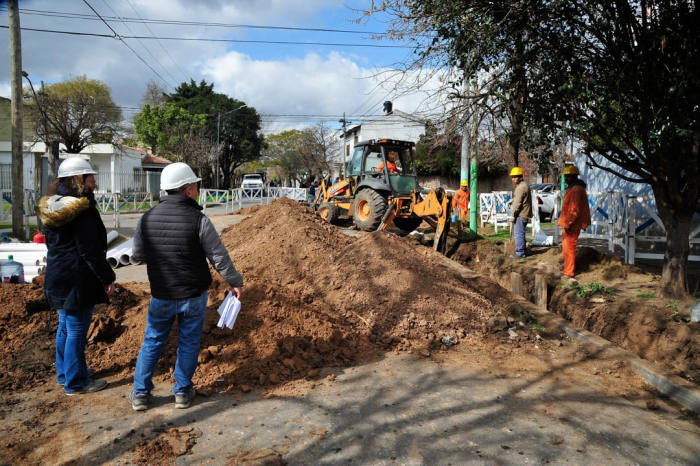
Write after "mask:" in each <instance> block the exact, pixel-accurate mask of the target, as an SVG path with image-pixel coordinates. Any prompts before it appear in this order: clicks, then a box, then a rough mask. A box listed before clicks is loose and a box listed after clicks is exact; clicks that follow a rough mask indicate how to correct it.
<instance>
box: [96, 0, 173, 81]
mask: <svg viewBox="0 0 700 466" xmlns="http://www.w3.org/2000/svg"><path fill="white" fill-rule="evenodd" d="M102 2H103V3H104V4H105V5H107V8H109V9H110V10H111V11H112V13H114V14H115V15H116V14H117V12H116V11H114V10H113V9H112V7H111V6H109V3H107V0H102ZM122 24H124V27H126V29H127V30H128V31H129V32H130V33H131V34H132V35H133V34H134V31H132V30H131V28H130V27H129V26H128V25H127V24H126V23H125V22H124V21H122ZM139 44H141V47H143V48H144V49H145V50H146V52H148V54H149V55H150V56H151V58H153V59H154V60H155V61H156V63H158V64H159V65H160V67H161V68H163V71H165V73H166V74H167V75H168V76H170V79H172V80H173V82H174V83H175V85H177V79H175V78H173V75H172V74H170V71H168V70H167V68H165V67H164V66H163V64H162V63H161V62H160V60H158V59H157V58H156V56H155V55H153V53H151V51H150V50H149V49H148V47H146V45H145V44H144V43H143V42H141V40H139Z"/></svg>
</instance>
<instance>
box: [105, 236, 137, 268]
mask: <svg viewBox="0 0 700 466" xmlns="http://www.w3.org/2000/svg"><path fill="white" fill-rule="evenodd" d="M133 243H134V239H133V238H132V239H130V240H129V241H125V242H124V243H122V244H120V245H119V246H117V247H116V248H114V249H112V250H110V251H107V262H109V265H110V266H111V267H112V268H113V269H116V268H117V267H119V266H120V265H129V264H130V262H129V256H130V255H131V245H132V244H133ZM127 253H128V255H127V257H126V259H122V256H124V255H125V254H127Z"/></svg>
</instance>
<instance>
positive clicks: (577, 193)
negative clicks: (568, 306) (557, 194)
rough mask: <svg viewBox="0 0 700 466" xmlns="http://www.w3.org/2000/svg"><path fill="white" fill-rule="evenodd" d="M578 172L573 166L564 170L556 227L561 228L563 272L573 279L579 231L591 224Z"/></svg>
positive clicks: (586, 195)
mask: <svg viewBox="0 0 700 466" xmlns="http://www.w3.org/2000/svg"><path fill="white" fill-rule="evenodd" d="M578 176H579V171H578V168H576V167H575V166H574V165H569V166H568V167H566V168H565V169H564V182H565V183H566V186H567V188H566V194H565V195H564V204H563V205H562V208H561V215H560V216H559V221H558V222H557V225H559V226H560V227H562V228H563V229H564V231H563V232H562V235H561V239H562V241H561V242H562V252H563V253H564V270H563V271H562V273H563V274H564V275H566V276H567V277H571V278H573V277H574V269H575V268H576V266H575V261H576V244H577V243H578V235H579V234H581V230H585V229H586V228H587V227H589V226H590V224H591V211H590V209H589V207H588V194H587V193H586V183H584V182H583V181H582V180H579V179H578Z"/></svg>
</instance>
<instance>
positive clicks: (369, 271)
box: [0, 199, 508, 395]
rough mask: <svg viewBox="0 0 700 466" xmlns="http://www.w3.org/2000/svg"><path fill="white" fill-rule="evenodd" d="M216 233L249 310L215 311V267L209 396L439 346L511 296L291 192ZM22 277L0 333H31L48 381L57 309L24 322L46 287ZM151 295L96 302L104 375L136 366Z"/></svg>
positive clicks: (206, 342)
mask: <svg viewBox="0 0 700 466" xmlns="http://www.w3.org/2000/svg"><path fill="white" fill-rule="evenodd" d="M221 237H222V241H223V242H224V244H225V246H226V247H227V249H228V250H229V252H230V254H231V257H232V259H233V261H234V264H235V265H236V268H237V269H238V270H239V271H240V272H241V273H242V274H243V276H244V279H245V287H244V295H243V300H242V301H243V310H242V313H241V315H240V316H239V318H238V321H237V322H236V326H235V328H234V330H232V331H231V330H228V329H220V328H218V327H217V322H218V318H219V316H218V314H217V313H216V309H217V308H218V306H219V305H220V303H221V302H222V300H223V299H224V297H225V294H226V292H227V291H228V285H227V284H226V283H224V282H223V281H222V280H221V278H220V277H219V276H218V274H217V273H215V272H212V275H213V277H214V283H213V285H212V287H211V289H210V290H209V303H208V312H207V316H206V318H205V323H204V333H203V337H202V349H201V352H200V355H199V361H200V366H199V369H198V370H197V373H196V374H195V380H194V381H195V383H196V384H197V386H198V388H200V389H201V392H202V393H203V394H204V395H206V394H207V393H208V392H210V391H211V390H212V389H217V390H225V389H241V390H243V391H247V390H249V389H251V388H252V387H254V386H264V385H268V384H279V383H282V382H284V381H287V380H294V379H298V378H303V377H311V378H313V377H317V376H319V372H320V371H319V369H320V368H321V367H325V366H337V365H347V364H351V363H356V362H358V361H364V360H367V359H369V358H375V357H377V356H378V355H379V354H381V353H382V352H383V351H386V350H387V349H402V350H419V351H426V350H428V349H431V348H432V349H434V348H439V347H440V345H441V342H442V341H443V339H446V340H445V341H447V342H448V343H449V344H452V343H457V342H459V341H460V339H462V338H464V337H465V336H466V335H467V334H468V333H472V332H474V331H478V330H479V329H481V326H482V321H483V320H484V319H488V318H489V317H490V316H491V315H492V314H493V312H494V311H495V310H498V309H503V308H505V307H507V305H508V303H507V302H506V301H505V300H504V299H503V294H502V293H500V292H499V291H498V290H497V286H495V285H494V284H493V283H491V282H489V281H488V280H484V279H482V278H479V277H474V276H465V275H464V274H463V272H464V270H463V269H461V268H460V267H457V266H456V265H455V264H454V263H453V262H452V261H450V260H448V259H446V258H444V257H442V256H440V255H438V254H436V253H434V252H433V251H432V250H430V249H428V248H425V247H423V246H419V245H416V244H415V242H414V240H412V239H407V238H399V237H397V236H395V235H393V234H389V233H385V232H376V233H372V234H367V235H364V236H361V237H360V238H351V237H349V236H347V235H344V234H342V233H341V232H340V231H339V230H338V229H337V228H336V227H333V226H331V225H329V224H327V223H326V222H324V221H322V220H321V219H319V218H318V217H317V216H316V215H314V214H313V213H312V212H310V211H309V210H308V209H306V208H305V207H303V206H302V205H300V204H299V203H297V202H294V201H291V200H289V199H280V200H278V201H275V202H274V203H272V204H271V205H270V206H259V208H258V209H256V212H254V213H253V214H252V216H251V217H249V218H247V219H245V220H243V221H242V222H240V223H238V224H236V225H233V226H231V227H229V228H227V229H226V230H224V231H223V232H222V234H221ZM25 287H27V289H28V290H30V291H26V292H25V291H18V290H20V289H22V287H17V286H15V288H3V290H5V289H6V290H7V291H6V292H7V293H11V292H13V291H14V292H15V293H19V294H18V295H17V296H15V295H12V296H10V295H8V296H7V302H11V303H12V305H11V306H9V308H10V309H13V311H12V312H9V311H8V312H6V313H5V316H6V317H5V320H4V321H3V323H5V322H7V323H6V324H5V327H0V328H8V327H10V326H12V327H13V328H14V330H13V331H11V332H10V331H6V332H5V333H3V334H2V337H0V343H3V344H4V343H5V341H11V342H14V343H13V344H14V345H15V346H16V347H17V348H20V347H21V346H22V345H23V344H25V343H26V342H27V341H32V340H31V338H32V335H33V338H35V339H36V340H37V344H35V345H33V348H38V349H40V350H41V353H40V354H34V355H32V354H27V355H26V358H25V359H24V362H25V363H29V364H30V365H31V364H35V361H37V360H40V361H42V362H41V365H40V368H39V370H34V372H33V373H34V374H36V377H39V378H41V377H43V378H44V379H47V380H49V379H50V378H49V377H48V375H49V374H50V375H53V370H52V363H53V346H54V343H53V341H54V333H55V325H56V322H55V317H54V318H53V319H54V320H53V322H52V323H51V326H50V328H49V330H48V331H47V330H46V329H44V328H42V327H41V325H42V320H41V317H33V318H32V319H30V320H29V321H27V319H26V317H24V314H23V309H24V305H23V304H24V301H23V300H25V301H26V299H29V297H30V295H31V297H37V296H39V297H40V295H41V289H40V287H38V286H37V285H32V286H31V287H30V286H25ZM23 293H24V294H23ZM27 293H29V294H27ZM485 294H486V295H489V296H491V295H492V296H494V297H491V298H485V297H484V295H485ZM20 295H21V296H25V295H27V296H25V297H24V298H21V297H18V296H20ZM25 298H26V299H25ZM148 301H149V288H148V284H136V283H129V284H124V285H123V286H119V287H118V289H117V291H116V293H115V295H114V296H113V298H112V303H111V304H110V305H109V306H98V308H97V310H96V312H95V317H94V319H93V325H92V326H91V328H90V330H89V333H88V351H87V359H88V364H89V365H90V366H92V367H94V368H95V369H97V370H98V374H97V375H98V376H103V375H108V374H112V375H117V376H118V378H124V379H127V380H128V379H129V378H131V377H132V376H133V370H134V366H135V363H136V358H137V355H138V351H139V349H140V347H141V343H142V340H143V335H144V330H145V325H146V315H147V312H148ZM19 309H21V310H22V311H20V310H19ZM42 315H43V316H47V315H53V314H52V313H43V314H42ZM176 340H177V338H176V335H175V334H174V333H173V334H172V335H171V338H170V339H169V341H168V342H167V344H166V346H165V348H164V351H163V356H162V358H161V361H160V363H159V366H158V369H157V370H156V380H157V381H161V382H162V381H164V380H169V379H170V378H171V376H172V371H173V364H174V362H175V359H176V357H177V356H176V354H177V353H176V347H177V341H176ZM39 341H40V342H41V343H40V344H39ZM11 359H12V358H11V357H10V354H9V353H8V352H5V351H3V352H2V353H0V364H2V366H3V367H6V366H8V365H9V366H11V367H14V369H15V370H14V372H13V371H7V375H6V376H5V377H4V379H3V380H4V381H5V382H8V383H11V384H14V385H15V386H16V388H19V387H20V386H23V385H22V384H23V383H24V382H20V381H23V380H24V379H25V376H26V375H27V372H26V371H25V372H21V371H20V372H18V371H17V368H18V367H19V365H18V364H16V363H12V362H11V361H10V360H11ZM2 383H3V382H1V381H0V385H2ZM18 384H19V385H18Z"/></svg>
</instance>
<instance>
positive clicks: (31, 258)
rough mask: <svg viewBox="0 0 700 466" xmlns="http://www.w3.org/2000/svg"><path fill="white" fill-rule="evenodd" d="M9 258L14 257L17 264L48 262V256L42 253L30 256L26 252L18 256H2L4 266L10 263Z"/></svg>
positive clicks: (0, 259) (0, 258)
mask: <svg viewBox="0 0 700 466" xmlns="http://www.w3.org/2000/svg"><path fill="white" fill-rule="evenodd" d="M7 256H12V258H13V259H14V260H16V261H17V262H23V261H27V262H33V261H39V263H41V264H43V263H45V262H46V254H45V253H42V252H36V253H33V254H29V253H26V252H23V253H16V254H2V255H0V264H4V263H5V262H7V261H8V259H7ZM36 265H39V264H36Z"/></svg>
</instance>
